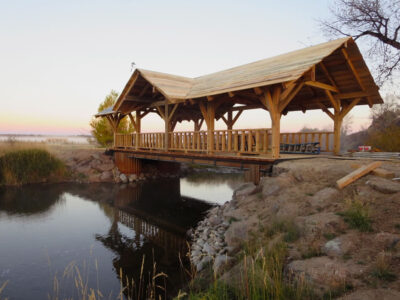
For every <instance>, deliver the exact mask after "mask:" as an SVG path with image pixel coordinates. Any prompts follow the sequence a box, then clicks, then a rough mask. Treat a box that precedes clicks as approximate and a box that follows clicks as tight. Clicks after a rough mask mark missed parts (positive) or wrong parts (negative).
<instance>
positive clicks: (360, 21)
mask: <svg viewBox="0 0 400 300" xmlns="http://www.w3.org/2000/svg"><path fill="white" fill-rule="evenodd" d="M334 4H335V5H334V6H332V7H331V8H330V10H331V13H332V15H333V17H332V19H330V20H323V21H320V22H321V27H322V29H323V30H324V31H325V32H326V33H328V34H329V35H333V36H337V35H338V34H339V35H345V36H352V37H353V38H354V39H359V38H362V39H364V40H365V42H366V43H367V45H368V48H369V50H368V54H369V57H370V58H371V60H372V61H374V63H375V64H376V66H375V67H376V70H375V71H376V80H377V83H378V84H379V85H382V84H383V82H384V81H385V80H388V79H391V77H392V75H393V73H394V72H395V71H399V70H400V37H399V31H400V1H399V0H335V3H334Z"/></svg>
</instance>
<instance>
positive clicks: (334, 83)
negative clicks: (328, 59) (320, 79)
mask: <svg viewBox="0 0 400 300" xmlns="http://www.w3.org/2000/svg"><path fill="white" fill-rule="evenodd" d="M319 66H320V67H321V69H322V72H323V73H324V74H325V76H326V77H327V78H328V80H329V82H330V83H331V84H332V85H333V86H334V87H335V88H337V89H338V90H339V88H338V86H337V84H336V81H335V80H334V79H333V77H332V75H331V74H330V73H329V71H328V69H327V68H326V66H325V64H324V63H323V62H322V61H321V62H320V63H319Z"/></svg>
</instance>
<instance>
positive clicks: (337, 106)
mask: <svg viewBox="0 0 400 300" xmlns="http://www.w3.org/2000/svg"><path fill="white" fill-rule="evenodd" d="M329 99H330V101H331V103H332V106H333V107H334V113H331V112H330V111H329V110H328V108H327V107H326V106H325V105H324V104H322V103H319V104H318V105H319V107H321V109H322V111H323V112H325V113H326V114H327V115H328V116H329V117H330V118H331V119H332V120H333V136H334V139H333V154H334V155H339V153H340V131H341V129H342V123H343V119H344V117H345V116H346V115H347V114H348V113H349V112H350V110H351V109H352V108H353V107H354V106H355V105H357V104H358V102H360V100H361V98H356V99H353V100H352V101H351V102H350V103H349V104H346V105H344V104H343V103H341V101H340V100H339V99H335V98H334V97H329ZM326 138H327V139H328V138H329V135H327V137H326ZM327 150H329V149H327Z"/></svg>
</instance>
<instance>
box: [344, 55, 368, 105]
mask: <svg viewBox="0 0 400 300" xmlns="http://www.w3.org/2000/svg"><path fill="white" fill-rule="evenodd" d="M342 53H343V56H344V58H345V59H346V62H347V65H348V66H349V67H350V70H351V72H352V73H353V75H354V77H355V78H356V80H357V83H358V85H359V86H360V88H361V89H362V90H363V91H365V86H364V84H363V82H362V81H361V78H360V75H359V74H358V71H357V69H356V68H355V66H354V64H353V62H352V61H351V59H350V56H349V55H348V53H347V50H346V49H345V48H342ZM367 101H368V105H369V107H372V106H373V103H372V100H371V98H370V97H367Z"/></svg>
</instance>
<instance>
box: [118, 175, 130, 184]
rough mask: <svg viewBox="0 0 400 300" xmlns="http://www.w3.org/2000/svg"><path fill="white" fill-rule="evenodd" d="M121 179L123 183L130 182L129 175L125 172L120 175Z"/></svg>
mask: <svg viewBox="0 0 400 300" xmlns="http://www.w3.org/2000/svg"><path fill="white" fill-rule="evenodd" d="M119 179H121V182H122V183H127V182H128V177H126V175H125V174H121V175H119Z"/></svg>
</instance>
